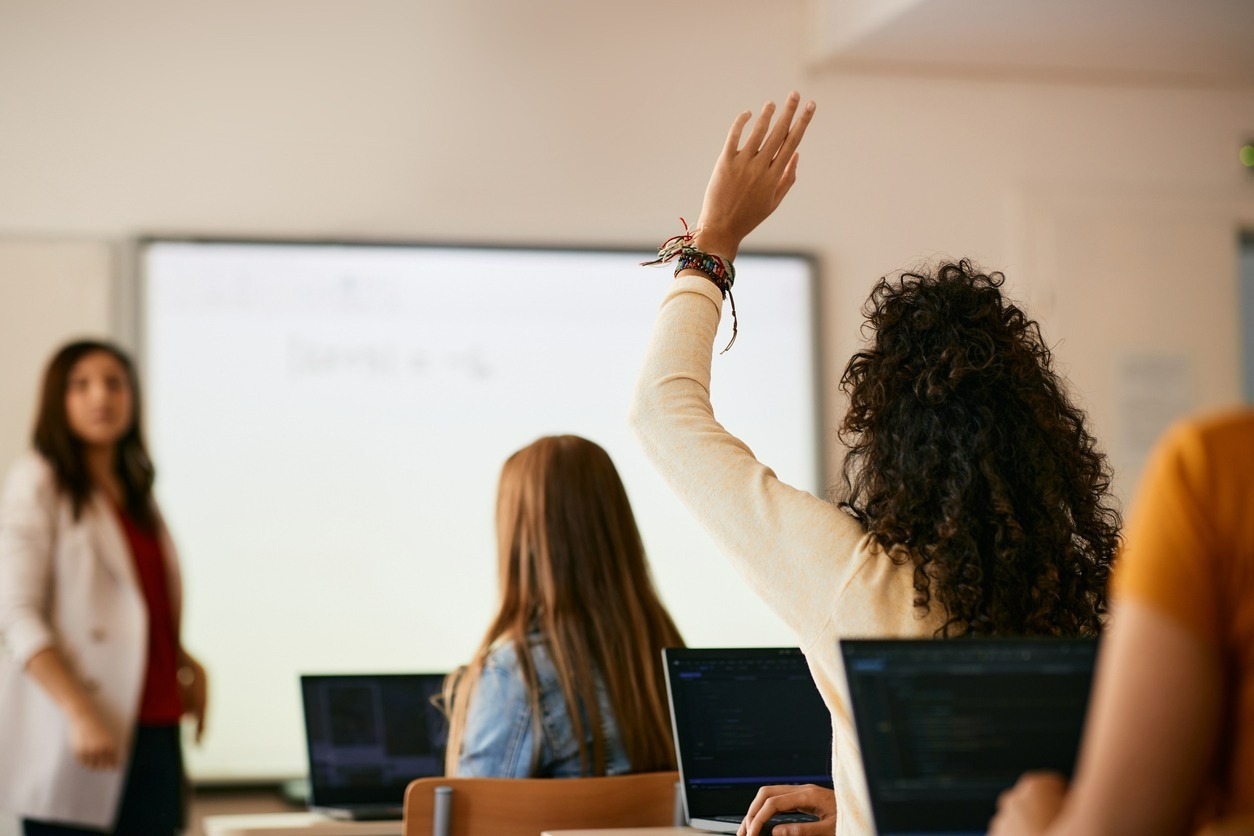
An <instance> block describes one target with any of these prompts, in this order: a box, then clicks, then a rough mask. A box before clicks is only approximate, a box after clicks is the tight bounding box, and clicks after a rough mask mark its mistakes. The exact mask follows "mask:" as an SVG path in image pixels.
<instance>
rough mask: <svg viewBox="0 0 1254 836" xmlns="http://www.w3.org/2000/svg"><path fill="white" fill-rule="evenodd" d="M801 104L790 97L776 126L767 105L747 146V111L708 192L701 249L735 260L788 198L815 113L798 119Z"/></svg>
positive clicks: (805, 111) (803, 111) (806, 111)
mask: <svg viewBox="0 0 1254 836" xmlns="http://www.w3.org/2000/svg"><path fill="white" fill-rule="evenodd" d="M800 103H801V96H800V94H798V93H797V92H796V91H793V92H792V93H789V94H788V99H787V100H786V101H785V102H784V108H783V110H782V111H781V112H780V113H779V117H778V118H776V119H774V124H773V125H772V119H773V117H774V116H775V103H774V102H767V103H766V104H765V105H764V106H763V107H762V112H761V113H760V114H758V119H757V122H755V123H754V125H753V129H752V130H751V131H750V132H749V136H748V138H747V139H745V141H744V144H743V146H742V145H741V141H740V140H741V134H742V133H743V132H744V129H745V126H746V125H747V124H749V120H750V119H751V118H752V116H753V114H751V113H750V112H749V111H745V112H744V113H742V114H740V115H739V116H737V117H736V120H735V121H734V122H733V123H732V126H731V130H730V131H728V133H727V142H726V144H725V145H724V146H723V152H722V153H721V154H720V155H719V158H718V161H717V162H716V163H715V164H714V173H713V174H711V175H710V183H709V185H708V186H706V189H705V202H704V203H703V204H702V207H701V219H700V221H699V222H698V227H699V232H698V233H697V235H696V245H697V247H699V248H700V249H702V250H704V251H705V252H709V253H716V254H718V255H721V256H724V257H726V258H729V259H730V258H735V257H736V253H737V252H738V251H739V249H740V242H741V241H743V240H744V238H745V236H746V235H748V234H749V233H750V232H752V231H753V230H754V228H756V227H757V226H758V224H760V223H762V221H764V220H766V218H767V217H768V216H769V215H770V214H771V213H772V212H774V211H775V208H776V207H777V206H779V204H780V201H782V200H783V199H784V195H786V194H788V190H789V189H791V188H792V184H793V183H795V182H796V180H797V160H798V159H799V154H798V153H797V146H798V145H800V144H801V138H802V136H804V135H805V132H806V126H807V125H809V124H810V119H811V118H812V117H813V116H814V110H815V104H814V102H812V101H809V102H806V103H805V106H804V107H801V108H800V113H798V107H799V105H800Z"/></svg>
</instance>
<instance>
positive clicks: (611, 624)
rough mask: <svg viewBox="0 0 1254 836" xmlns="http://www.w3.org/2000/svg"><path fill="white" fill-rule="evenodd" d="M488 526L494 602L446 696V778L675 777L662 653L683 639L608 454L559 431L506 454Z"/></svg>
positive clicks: (595, 446)
mask: <svg viewBox="0 0 1254 836" xmlns="http://www.w3.org/2000/svg"><path fill="white" fill-rule="evenodd" d="M496 532H497V556H498V560H499V571H500V587H501V588H500V606H499V608H498V610H497V613H496V616H495V617H494V618H493V619H492V624H491V626H490V627H489V628H488V632H487V635H485V636H484V639H483V643H482V644H481V645H480V647H479V650H478V651H477V652H476V653H475V656H474V659H472V660H471V662H470V664H469V665H467V666H466V667H465V668H463V669H461V670H459V671H457V672H455V673H454V674H452V675H451V676H450V677H449V681H448V683H447V685H446V688H445V696H446V702H447V704H448V706H449V709H450V710H449V714H450V728H449V745H448V761H447V772H448V774H449V775H457V776H478V777H506V778H526V777H549V778H569V777H578V776H584V775H619V774H623V773H627V772H654V771H665V770H671V769H674V768H675V752H674V747H673V744H672V742H671V733H670V715H669V713H668V709H667V703H666V687H665V674H664V672H663V670H662V654H661V650H662V648H664V647H682V646H683V639H682V638H681V637H680V635H679V631H678V630H677V629H676V628H675V625H674V623H673V622H672V621H671V618H670V616H669V615H668V614H667V612H666V608H665V607H663V606H662V602H661V600H660V599H659V598H658V595H657V592H656V591H655V590H654V588H653V582H652V580H651V579H650V577H649V569H648V565H647V564H646V562H645V555H644V546H643V545H642V543H641V540H640V534H639V532H638V530H637V529H636V521H635V518H634V517H633V516H632V513H631V505H630V504H629V503H628V501H627V493H626V491H625V490H624V489H623V484H622V481H621V480H620V479H619V476H618V471H616V470H615V469H614V464H613V462H611V461H610V457H609V455H608V454H607V453H606V452H605V451H604V450H603V449H601V448H600V447H599V446H597V445H596V444H593V443H592V442H591V441H587V440H585V439H583V438H579V437H576V436H570V435H566V436H557V437H551V438H541V439H540V440H538V441H536V442H534V443H533V444H531V445H529V446H527V447H524V448H523V449H521V450H519V451H518V452H517V453H515V454H514V455H512V456H510V458H509V460H508V461H506V462H505V466H504V468H502V470H501V480H500V485H499V487H498V491H497V502H496Z"/></svg>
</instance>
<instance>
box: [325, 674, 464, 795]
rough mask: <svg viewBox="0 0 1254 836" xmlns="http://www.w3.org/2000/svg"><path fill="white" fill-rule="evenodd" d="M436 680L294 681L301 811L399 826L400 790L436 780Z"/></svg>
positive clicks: (440, 727)
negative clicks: (302, 763) (303, 782)
mask: <svg viewBox="0 0 1254 836" xmlns="http://www.w3.org/2000/svg"><path fill="white" fill-rule="evenodd" d="M443 685H444V675H443V674H369V675H366V674H354V675H329V676H310V675H306V676H302V677H301V678H300V689H301V699H302V702H303V703H304V707H305V738H306V742H307V746H308V751H309V806H310V808H311V809H312V810H314V811H315V812H319V813H324V814H326V815H328V816H331V817H333V818H341V819H400V818H401V817H402V813H403V812H404V801H405V788H406V787H407V786H408V785H409V782H410V781H412V780H414V779H415V778H425V777H429V776H433V775H443V774H444V750H445V746H446V744H447V742H448V725H447V721H446V720H445V717H444V713H443V712H442V711H441V710H440V709H439V708H438V707H437V706H436V705H435V704H434V703H433V702H432V697H434V696H436V695H438V694H439V693H440V691H441V689H442V688H443Z"/></svg>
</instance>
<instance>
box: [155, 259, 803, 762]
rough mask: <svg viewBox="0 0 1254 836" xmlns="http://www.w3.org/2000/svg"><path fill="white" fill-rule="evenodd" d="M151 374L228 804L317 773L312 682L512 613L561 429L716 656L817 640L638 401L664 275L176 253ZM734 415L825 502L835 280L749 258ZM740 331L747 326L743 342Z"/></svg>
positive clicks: (612, 269)
mask: <svg viewBox="0 0 1254 836" xmlns="http://www.w3.org/2000/svg"><path fill="white" fill-rule="evenodd" d="M140 255H141V268H142V278H141V280H140V282H139V295H140V308H141V310H140V322H141V327H140V331H141V347H142V348H141V352H142V353H141V360H142V368H143V374H144V381H145V386H146V391H145V397H146V413H147V431H148V438H149V442H150V445H151V448H152V453H153V458H154V460H155V462H156V464H157V471H158V481H157V493H158V496H159V499H160V502H161V506H162V509H163V511H164V513H165V516H166V518H167V520H168V523H169V525H170V528H171V530H172V532H173V534H174V537H175V541H176V543H177V544H178V546H179V548H180V554H181V559H182V564H183V567H184V576H185V586H186V590H187V598H186V607H185V616H184V641H185V644H186V645H187V647H188V648H189V649H190V650H191V651H192V652H193V653H195V654H197V655H198V656H200V657H201V658H202V660H203V661H204V662H205V664H206V666H207V667H208V669H209V672H210V676H211V684H212V705H211V711H212V714H211V717H210V722H209V728H208V731H207V734H206V739H205V741H204V743H203V745H202V746H200V747H196V746H189V747H188V752H187V761H188V766H189V770H190V772H191V774H192V776H193V777H194V778H195V779H197V780H199V781H202V782H214V781H239V780H253V779H271V778H290V777H293V776H298V775H302V774H304V773H305V770H306V764H305V752H304V733H303V730H302V729H303V727H302V718H301V711H300V702H299V692H298V688H297V676H298V675H299V674H301V673H341V672H405V671H435V672H443V671H447V670H449V669H451V668H453V667H455V666H457V665H459V664H463V663H465V662H466V661H467V660H468V659H469V657H470V656H471V654H472V653H473V652H474V650H475V647H476V646H477V644H478V642H479V641H480V640H481V638H482V634H483V631H484V630H485V629H486V627H487V623H488V619H489V617H490V616H491V614H492V612H493V609H494V605H495V603H496V568H495V563H496V556H495V540H494V534H493V528H492V526H493V502H494V499H495V491H496V482H497V475H498V473H499V469H500V467H501V464H502V463H503V462H504V460H505V458H506V457H507V456H508V455H509V454H510V453H512V452H513V451H514V450H516V449H518V448H520V447H522V446H524V445H525V444H527V443H529V442H530V441H532V440H534V439H535V438H537V437H539V436H541V435H547V434H557V433H574V434H578V435H582V436H585V437H587V438H590V439H592V440H594V441H596V442H597V443H599V444H601V445H602V446H603V447H605V448H606V450H608V451H609V453H610V455H611V457H612V458H613V459H614V462H615V463H616V465H617V467H618V469H619V471H620V473H621V474H622V477H623V481H624V483H625V485H626V488H627V492H628V495H629V497H630V499H631V502H632V505H633V508H634V510H635V513H636V518H637V521H638V523H639V526H640V529H641V534H642V536H643V539H644V542H645V547H646V549H647V552H648V555H649V558H650V563H651V566H652V571H653V575H654V578H655V580H656V583H657V585H658V588H659V591H660V593H661V595H662V598H663V600H664V601H665V603H666V605H667V607H668V608H669V609H670V611H671V613H672V615H673V616H674V618H675V620H676V622H677V624H678V626H679V628H680V630H681V631H682V632H683V634H684V637H685V639H686V640H687V642H688V643H689V644H690V645H694V646H702V645H704V646H753V645H759V646H762V645H788V644H795V643H796V640H795V638H794V637H793V636H792V635H791V634H790V632H789V631H788V630H787V629H786V628H785V627H784V625H783V624H782V623H781V622H780V621H779V620H778V619H777V618H776V617H775V616H774V615H773V614H772V613H770V612H769V611H768V610H767V609H766V608H765V607H764V606H763V605H762V604H761V603H760V602H759V601H758V600H757V598H756V596H755V595H754V594H753V593H752V592H751V591H750V590H749V589H748V587H747V586H746V585H745V584H744V583H743V581H742V580H741V579H740V578H739V577H738V576H737V575H736V574H735V572H734V570H732V569H731V568H730V566H729V565H728V564H727V562H726V561H725V560H724V559H723V558H721V557H720V556H719V555H718V553H717V550H716V549H715V548H713V546H712V545H711V544H710V542H709V540H708V539H707V538H706V536H705V535H704V534H703V533H702V531H701V529H700V527H699V526H697V525H696V523H694V522H693V521H692V520H691V519H690V517H689V516H688V514H687V513H686V511H685V510H684V509H683V508H682V507H681V505H680V504H679V502H678V500H677V499H676V498H675V496H674V495H673V494H672V493H671V492H670V490H669V489H668V488H667V487H666V485H665V484H664V482H663V481H662V480H661V478H660V477H659V476H658V475H657V474H656V473H655V472H654V470H653V468H652V467H651V466H650V465H649V463H648V462H647V461H646V460H645V459H644V457H643V455H642V454H641V452H640V450H639V448H638V446H637V444H636V442H635V440H634V438H632V436H631V434H630V432H629V430H628V428H627V426H626V415H627V409H628V402H629V399H630V395H631V391H632V388H633V386H634V383H635V379H636V375H637V372H638V369H639V366H640V363H641V360H642V358H643V355H644V350H645V345H646V343H647V340H648V337H649V333H650V330H651V328H652V324H653V319H654V316H655V314H656V311H657V307H658V305H659V303H660V302H661V299H662V297H663V296H664V294H665V292H666V290H667V286H668V282H669V281H670V270H669V269H644V268H641V267H639V266H638V262H639V261H640V260H641V259H642V258H644V257H646V256H647V252H646V253H624V252H613V251H578V250H523V249H491V248H449V247H430V246H391V245H388V246H381V245H332V244H310V243H260V242H229V241H151V242H147V243H146V244H144V245H143V246H142V247H141V250H140ZM737 269H738V272H739V276H740V279H739V282H738V284H737V286H736V304H737V309H738V311H739V313H740V318H741V326H740V337H739V339H738V341H737V342H736V345H735V347H734V348H733V349H732V350H731V351H730V352H728V353H727V354H724V355H721V356H717V357H715V359H714V380H713V384H712V386H713V400H714V403H715V408H716V414H717V417H718V418H719V419H720V420H721V421H722V422H723V423H724V425H725V426H727V427H728V429H729V430H731V431H732V432H733V433H736V434H737V435H739V436H740V437H741V438H743V439H744V440H745V441H746V442H747V443H748V444H749V445H750V446H751V447H752V448H753V449H754V451H755V452H756V453H757V454H758V455H759V457H760V458H761V459H762V460H763V461H764V462H766V463H767V464H769V465H771V466H772V467H774V468H775V470H776V472H777V473H778V474H779V476H780V477H781V478H782V479H784V480H785V481H788V482H790V483H791V484H793V485H796V486H797V487H800V488H803V489H806V490H810V491H812V492H815V493H821V488H822V476H821V460H822V455H821V451H820V449H819V446H820V445H819V443H818V439H819V427H820V426H821V424H820V421H819V405H818V404H819V398H818V395H817V391H816V380H817V372H818V370H817V368H816V355H817V352H816V349H815V331H814V315H813V314H814V309H815V308H814V304H813V296H814V282H815V277H814V275H813V273H814V271H813V265H812V263H811V262H810V261H809V260H808V259H806V258H804V257H799V256H758V255H743V256H741V257H740V258H739V259H738V260H737ZM729 335H730V316H726V321H725V322H724V324H723V332H722V333H721V336H720V340H721V342H720V343H719V347H720V348H721V346H722V345H723V344H724V343H725V342H726V339H727V338H728V336H729Z"/></svg>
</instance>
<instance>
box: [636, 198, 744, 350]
mask: <svg viewBox="0 0 1254 836" xmlns="http://www.w3.org/2000/svg"><path fill="white" fill-rule="evenodd" d="M679 222H680V223H682V224H683V225H684V231H683V232H682V233H681V234H679V235H673V236H671V237H670V238H667V239H666V240H665V241H663V242H662V244H661V245H660V246H659V247H658V250H657V258H655V259H653V260H652V261H642V262H640V264H641V266H644V267H650V266H657V265H661V264H669V263H670V262H672V261H673V262H675V275H676V276H678V275H679V274H680V273H682V272H683V271H684V270H695V271H696V272H698V273H700V274H701V275H703V276H705V277H706V278H707V279H709V280H710V281H711V282H713V283H714V286H715V287H717V288H718V289H719V292H720V293H722V295H723V296H724V297H726V298H727V300H728V301H729V302H730V303H731V312H732V336H731V339H730V340H729V341H728V343H727V345H726V346H724V347H723V350H722V351H720V352H719V354H724V353H726V351H727V349H729V348H731V347H732V344H733V343H734V342H736V334H737V332H738V331H739V325H740V323H739V322H737V321H736V299H735V298H734V297H733V296H732V285H733V284H735V282H736V268H735V267H733V266H732V262H731V259H730V258H726V257H724V256H721V255H718V254H717V253H707V252H705V251H704V250H700V249H698V248H697V246H696V240H695V239H696V235H697V233H699V232H700V231H701V229H700V227H698V228H695V229H689V228H688V222H687V221H685V220H684V219H683V218H680V219H679Z"/></svg>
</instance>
